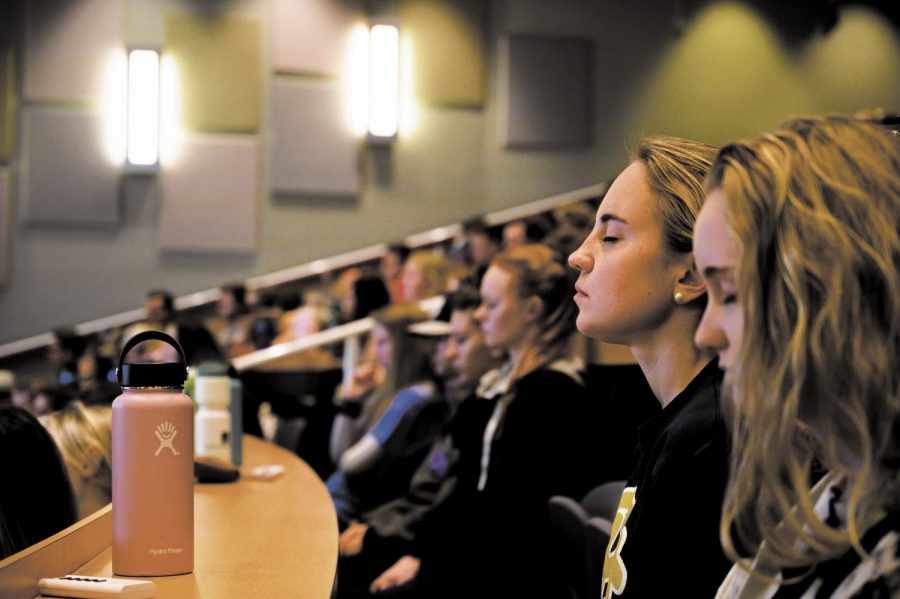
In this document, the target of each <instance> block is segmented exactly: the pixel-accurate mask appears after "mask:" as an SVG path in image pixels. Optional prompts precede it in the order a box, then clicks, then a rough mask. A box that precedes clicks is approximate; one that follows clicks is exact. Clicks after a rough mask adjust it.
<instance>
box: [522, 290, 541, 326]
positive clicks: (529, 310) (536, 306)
mask: <svg viewBox="0 0 900 599" xmlns="http://www.w3.org/2000/svg"><path fill="white" fill-rule="evenodd" d="M543 315H544V300H542V299H541V298H539V297H538V296H536V295H532V296H529V298H528V299H527V300H525V319H526V320H527V321H528V322H534V321H536V320H538V319H539V318H540V317H541V316H543Z"/></svg>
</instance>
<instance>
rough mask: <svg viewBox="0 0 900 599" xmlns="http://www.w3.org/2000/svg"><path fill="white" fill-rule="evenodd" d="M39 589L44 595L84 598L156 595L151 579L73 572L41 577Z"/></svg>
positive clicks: (131, 598)
mask: <svg viewBox="0 0 900 599" xmlns="http://www.w3.org/2000/svg"><path fill="white" fill-rule="evenodd" d="M38 589H40V591H41V594H42V595H49V596H51V597H78V598H82V599H103V598H104V597H127V598H128V599H145V598H149V597H153V596H154V595H156V585H155V584H153V583H152V582H151V581H149V580H131V579H128V578H103V577H100V576H75V575H73V574H70V575H69V576H63V577H61V578H41V579H40V580H39V581H38Z"/></svg>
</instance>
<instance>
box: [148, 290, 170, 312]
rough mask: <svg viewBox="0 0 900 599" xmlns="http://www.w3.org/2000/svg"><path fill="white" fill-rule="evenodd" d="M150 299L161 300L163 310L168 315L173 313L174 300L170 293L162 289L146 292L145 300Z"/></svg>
mask: <svg viewBox="0 0 900 599" xmlns="http://www.w3.org/2000/svg"><path fill="white" fill-rule="evenodd" d="M151 297H159V298H162V301H163V309H164V310H165V311H166V312H167V313H168V314H174V313H175V298H174V297H173V296H172V293H171V292H169V291H166V290H164V289H153V290H151V291H148V292H147V298H148V299H149V298H151Z"/></svg>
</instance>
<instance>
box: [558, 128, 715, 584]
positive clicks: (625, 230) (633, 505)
mask: <svg viewBox="0 0 900 599" xmlns="http://www.w3.org/2000/svg"><path fill="white" fill-rule="evenodd" d="M715 152H716V150H715V148H713V147H712V146H708V145H705V144H700V143H696V142H691V141H687V140H683V139H677V138H671V137H659V138H650V139H646V140H644V141H642V142H641V143H640V144H639V145H638V146H637V148H636V150H635V152H634V154H633V158H632V161H631V164H630V165H629V166H628V167H627V168H626V169H625V170H624V171H623V172H622V173H621V174H620V175H619V176H618V177H617V178H616V180H615V181H614V182H613V184H612V185H611V186H610V188H609V191H608V192H607V194H606V196H605V197H604V198H603V201H602V202H601V204H600V208H599V209H598V211H597V219H596V224H595V225H594V229H593V231H591V233H590V235H588V237H587V239H585V241H584V243H583V244H582V245H581V247H580V248H579V249H578V250H577V251H575V252H574V253H573V254H572V255H571V256H570V258H569V264H570V265H571V266H572V267H573V268H577V269H578V270H579V271H580V275H579V277H578V281H577V283H576V284H575V291H576V294H575V302H576V304H577V305H578V309H579V314H578V320H577V325H578V329H579V330H580V331H581V332H582V333H584V334H585V335H587V336H589V337H592V338H594V339H597V340H600V341H605V342H607V343H619V344H622V345H627V346H628V347H629V349H630V350H631V352H632V354H634V357H635V359H636V360H637V362H638V364H639V365H640V367H641V370H642V371H643V373H644V376H646V378H647V381H648V382H649V384H650V388H651V389H652V390H653V394H654V395H655V396H656V399H657V400H658V401H659V403H660V405H661V406H662V411H661V412H660V413H659V414H657V415H656V416H654V417H652V418H651V419H650V420H649V421H647V422H646V423H644V424H643V425H641V426H640V427H639V428H638V439H639V445H638V451H639V457H638V466H637V468H636V470H635V471H634V472H633V473H632V475H631V476H630V477H629V479H628V482H627V485H626V487H625V491H624V492H623V494H622V497H621V499H620V501H619V509H618V511H617V514H616V516H615V519H614V521H613V526H612V532H611V534H610V542H609V546H608V548H607V551H606V556H605V559H604V564H603V573H602V597H603V599H610V598H611V597H613V596H617V597H618V596H625V597H666V596H678V597H710V596H712V594H713V593H714V592H715V589H716V587H717V586H718V584H719V582H720V581H721V579H722V577H723V576H724V575H725V573H726V572H727V571H728V561H727V560H726V559H725V556H724V554H723V553H722V548H721V546H720V544H719V540H718V534H717V530H718V524H719V519H720V514H721V505H722V503H721V502H722V495H723V493H724V490H725V483H726V479H727V475H728V449H727V440H726V429H725V423H724V420H723V418H722V416H721V413H720V409H719V383H720V381H721V372H720V371H719V369H718V368H717V367H716V361H715V357H714V354H713V353H712V352H709V351H703V350H700V349H698V348H697V347H695V346H694V343H693V334H694V330H695V329H696V327H697V323H698V322H699V320H700V315H701V313H702V311H703V306H704V302H705V296H706V290H705V288H704V286H703V283H702V281H701V280H700V278H699V277H698V276H697V273H696V271H695V270H694V268H693V259H692V256H691V249H692V239H691V236H692V233H693V231H692V229H693V224H694V218H695V217H696V215H697V213H698V212H699V211H700V206H701V204H702V203H703V199H704V193H703V181H704V178H705V177H706V174H707V171H708V169H709V166H710V164H711V163H712V159H713V157H714V156H715ZM605 425H606V426H609V427H615V426H617V425H619V426H620V424H618V423H615V422H612V423H605ZM596 576H601V573H600V572H597V573H596Z"/></svg>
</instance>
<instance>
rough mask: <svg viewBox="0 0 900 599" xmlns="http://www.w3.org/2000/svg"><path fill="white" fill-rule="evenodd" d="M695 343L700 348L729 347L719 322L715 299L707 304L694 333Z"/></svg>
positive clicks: (715, 348)
mask: <svg viewBox="0 0 900 599" xmlns="http://www.w3.org/2000/svg"><path fill="white" fill-rule="evenodd" d="M694 344H695V345H696V346H697V347H699V348H700V349H710V350H714V351H720V350H722V349H725V348H726V347H728V338H727V337H726V336H725V332H724V331H723V330H722V327H721V325H720V324H719V315H718V310H717V307H716V305H715V302H714V301H713V300H710V301H709V302H708V303H707V304H706V309H705V310H704V311H703V316H702V317H701V318H700V324H698V325H697V330H696V332H695V333H694Z"/></svg>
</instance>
